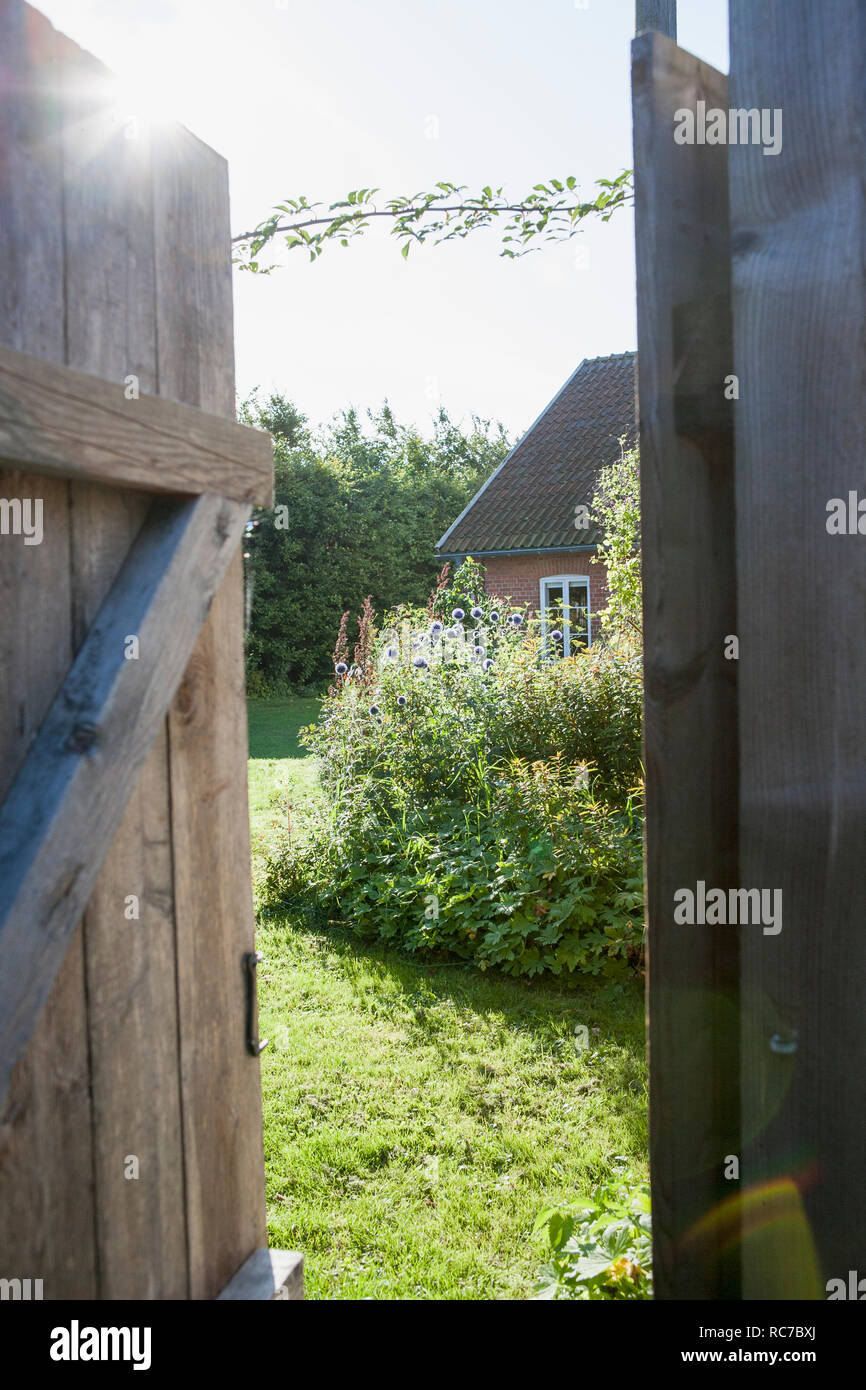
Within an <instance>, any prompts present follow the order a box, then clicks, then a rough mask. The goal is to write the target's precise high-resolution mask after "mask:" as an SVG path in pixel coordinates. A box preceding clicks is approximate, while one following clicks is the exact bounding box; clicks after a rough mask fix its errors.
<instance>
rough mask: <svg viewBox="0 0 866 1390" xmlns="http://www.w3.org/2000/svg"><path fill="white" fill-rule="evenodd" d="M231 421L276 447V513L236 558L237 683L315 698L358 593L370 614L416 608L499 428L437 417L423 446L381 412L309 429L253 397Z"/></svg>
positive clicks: (494, 458)
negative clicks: (242, 657)
mask: <svg viewBox="0 0 866 1390" xmlns="http://www.w3.org/2000/svg"><path fill="white" fill-rule="evenodd" d="M241 419H242V420H243V421H244V422H245V423H247V424H252V425H256V426H259V427H260V428H262V429H266V430H268V431H269V432H270V433H271V434H272V436H273V440H274V486H275V496H274V507H273V508H270V509H267V510H264V511H258V512H256V513H255V516H254V518H253V520H252V521H251V522H250V525H249V527H248V532H247V537H246V544H245V546H244V550H245V553H246V556H247V558H246V560H245V565H244V568H245V581H246V592H247V602H248V606H249V631H248V633H247V683H248V689H249V690H250V691H251V692H252V693H255V694H257V695H269V694H270V695H279V694H285V693H286V692H288V691H290V690H291V691H292V692H294V693H295V694H300V693H301V692H302V690H304V689H307V688H310V687H312V688H313V689H314V690H315V693H317V694H318V693H319V692H320V690H321V689H324V687H325V686H326V684H327V681H328V677H329V675H330V674H331V673H332V668H331V665H330V659H329V655H330V654H329V648H330V634H331V633H332V632H333V631H334V629H335V628H336V626H337V623H338V622H339V621H340V614H341V613H343V612H344V611H345V610H346V609H347V608H349V609H351V612H352V613H355V612H357V610H358V608H359V607H360V605H361V602H362V601H363V598H364V595H365V594H366V593H368V592H371V593H372V594H373V597H374V600H375V602H376V603H377V604H378V605H379V606H380V608H385V607H388V606H390V605H392V604H394V603H396V602H397V601H398V599H400V598H410V599H413V600H414V601H415V602H418V603H423V601H424V598H425V596H426V595H427V594H428V593H429V591H430V585H431V582H432V581H433V579H434V577H435V575H436V570H437V568H438V566H437V560H436V554H435V549H434V547H435V543H436V539H437V537H438V536H441V534H442V532H443V531H444V530H445V528H446V527H447V526H448V524H449V523H450V522H451V521H453V519H454V517H455V516H457V514H458V513H459V512H460V511H461V510H462V508H463V507H464V506H465V505H466V503H467V502H468V501H469V499H470V497H472V496H473V495H474V493H475V492H476V491H477V490H478V488H479V487H480V485H481V483H482V482H483V481H484V479H485V478H487V477H489V475H490V473H491V472H492V471H493V470H494V468H496V466H497V465H498V464H499V463H500V462H501V461H502V459H503V458H504V456H505V454H506V453H507V451H508V439H507V437H506V435H505V432H504V430H503V429H502V427H501V426H494V425H492V424H491V423H490V422H489V421H484V420H479V419H477V418H473V419H472V421H471V425H469V427H463V426H460V425H457V424H455V423H454V422H453V421H452V420H450V419H449V417H448V414H447V412H446V411H444V410H441V409H440V410H439V412H438V414H437V415H436V417H435V419H434V420H433V421H432V430H431V437H430V438H429V439H425V438H424V437H423V436H422V435H421V434H419V432H418V431H417V430H416V429H414V428H413V427H411V426H407V425H403V424H401V423H400V422H398V421H397V420H395V418H394V415H393V414H392V412H391V410H390V408H389V407H388V406H387V405H385V406H383V407H382V409H381V410H379V411H377V412H375V413H373V412H369V411H368V412H367V417H366V419H365V418H363V417H362V416H360V415H359V414H358V413H357V412H356V411H354V410H347V411H344V412H342V414H341V415H340V416H338V417H337V418H335V419H334V420H333V421H332V422H331V423H330V424H329V425H327V426H325V427H324V428H321V429H318V430H312V429H310V428H309V426H308V425H307V422H306V420H305V418H304V416H303V415H302V414H301V413H300V412H299V411H298V410H297V409H296V407H294V406H293V405H292V404H291V402H289V401H287V400H286V399H285V398H284V397H283V396H280V395H278V394H275V395H272V396H271V397H270V398H269V399H267V400H260V399H259V398H258V397H257V396H256V395H255V394H253V396H252V397H251V398H250V399H249V400H248V401H246V402H245V404H244V405H243V406H242V408H241Z"/></svg>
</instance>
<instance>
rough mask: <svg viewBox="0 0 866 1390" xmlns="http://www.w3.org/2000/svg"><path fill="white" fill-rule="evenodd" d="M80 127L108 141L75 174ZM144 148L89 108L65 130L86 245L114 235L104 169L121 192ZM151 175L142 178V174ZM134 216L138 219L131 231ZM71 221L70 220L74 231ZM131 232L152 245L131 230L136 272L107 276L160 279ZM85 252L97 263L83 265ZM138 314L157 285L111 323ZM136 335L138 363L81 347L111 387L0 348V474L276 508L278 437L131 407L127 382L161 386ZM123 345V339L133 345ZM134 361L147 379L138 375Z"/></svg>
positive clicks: (207, 418) (98, 336)
mask: <svg viewBox="0 0 866 1390" xmlns="http://www.w3.org/2000/svg"><path fill="white" fill-rule="evenodd" d="M71 70H72V65H71V64H67V65H65V71H66V72H67V73H68V72H71ZM79 90H80V89H79ZM104 115H105V120H106V122H108V121H111V114H110V111H109V112H105V113H104ZM82 126H83V130H84V139H86V137H87V135H89V134H92V133H95V131H96V130H97V129H98V130H100V134H101V135H102V140H101V142H100V144H99V146H98V153H89V154H88V157H87V160H86V164H83V165H82V166H79V163H78V158H80V157H81V156H82V155H83V154H84V152H85V151H87V145H86V144H85V143H83V142H82V141H81V140H76V141H75V142H72V141H71V140H69V135H70V133H71V131H72V130H73V129H74V130H75V131H76V132H79V131H80V130H81V129H82ZM112 136H113V138H112ZM145 139H146V137H145V136H140V137H139V138H138V139H137V140H125V139H124V137H123V133H122V131H120V130H115V131H114V132H112V131H111V129H109V130H104V129H102V127H101V126H100V125H99V111H98V109H97V110H93V109H92V107H89V108H88V116H87V119H86V120H85V121H83V122H80V123H76V124H75V125H74V126H73V125H71V124H70V125H68V126H67V148H68V149H69V151H70V158H69V159H68V160H67V167H68V168H69V171H70V174H76V173H77V177H76V179H75V181H73V182H71V183H70V195H71V197H72V198H73V207H72V209H71V210H70V216H74V213H75V210H76V209H80V210H81V211H86V212H87V213H88V215H89V216H90V218H91V221H90V223H89V224H88V226H87V231H88V233H90V235H91V236H92V233H93V228H94V227H100V226H101V227H103V228H104V229H105V231H106V232H107V233H108V234H107V235H105V234H104V235H103V242H105V241H108V240H110V239H111V238H110V229H111V227H112V225H113V224H112V223H111V222H101V221H100V218H101V217H103V216H104V213H105V210H106V209H105V208H104V207H100V206H99V205H98V202H97V205H96V206H93V205H90V203H89V199H87V198H86V195H87V194H88V193H90V192H91V191H92V190H93V188H94V185H96V184H97V182H98V171H99V170H100V169H109V170H110V171H111V173H112V174H113V175H114V176H115V178H116V179H117V180H118V181H120V179H121V176H122V174H123V172H124V171H125V169H126V168H127V166H128V165H129V164H131V163H132V160H131V158H130V153H129V152H130V151H133V152H134V153H136V154H138V153H140V151H141V147H142V146H143V145H144V142H145ZM109 154H110V155H111V159H110V160H109V159H108V156H109ZM75 156H77V157H78V158H76V157H75ZM124 156H125V158H124ZM139 167H141V166H139ZM145 169H146V166H144V167H143V168H142V174H144V173H145ZM118 191H119V192H121V193H122V194H125V195H130V196H131V192H132V190H130V189H129V188H128V186H126V181H125V180H124V183H123V185H122V186H121V189H119V190H118ZM106 198H107V191H106V190H105V189H103V190H102V193H101V200H102V202H103V203H104V202H105V199H106ZM136 211H137V209H135V208H133V207H131V208H130V218H131V219H134V215H135V212H136ZM69 221H70V217H69V216H68V217H67V224H69ZM131 229H137V232H138V239H139V240H143V239H144V237H145V236H147V235H150V236H151V237H152V230H153V229H152V222H151V221H150V219H147V220H146V221H141V220H130V222H129V223H126V224H123V228H122V230H123V232H124V237H123V241H124V246H123V248H121V250H126V255H127V261H128V263H127V266H126V268H125V269H122V268H120V267H116V266H111V262H110V260H109V266H110V268H111V269H112V270H113V272H114V273H115V274H116V275H117V276H118V277H119V278H120V279H121V280H122V281H124V282H125V281H128V280H129V279H130V277H131V276H132V275H133V274H136V275H140V274H141V272H143V276H146V275H147V272H148V269H149V270H150V272H151V279H152V268H153V261H152V253H151V258H150V261H149V263H148V258H147V252H146V249H145V247H144V246H142V247H141V250H142V252H143V253H144V260H143V261H142V262H139V261H138V260H137V259H136V256H135V249H134V248H133V247H130V246H129V245H128V242H129V238H130V232H131ZM87 240H88V238H85V237H82V244H81V245H80V247H76V246H72V247H70V248H69V254H70V255H72V256H74V255H75V252H76V251H79V253H80V256H81V259H80V262H79V264H80V265H84V264H85V263H86V259H89V261H90V266H89V269H90V273H91V276H93V274H94V272H95V273H96V275H97V278H98V279H100V280H101V279H103V277H104V276H105V275H106V264H105V262H104V261H102V260H101V258H100V257H101V253H97V251H96V250H95V248H91V247H88V246H87ZM85 247H87V251H88V253H89V255H88V256H87V258H85ZM103 251H104V247H103ZM143 276H141V278H143ZM73 283H74V281H73ZM130 302H131V303H134V304H135V306H136V318H137V319H144V318H145V317H146V314H145V306H150V307H151V311H152V305H153V286H152V283H151V286H150V296H149V297H147V296H146V286H145V285H143V286H142V290H141V298H140V299H138V300H133V299H132V297H131V296H127V297H124V296H121V297H120V298H119V300H118V302H117V303H116V304H112V305H111V310H112V313H111V318H110V322H112V323H115V324H117V323H119V324H122V322H123V317H124V314H125V311H126V308H127V303H130ZM103 303H104V301H101V300H100V299H98V298H95V297H94V298H86V299H84V300H81V299H79V298H78V297H77V296H70V298H69V306H70V310H71V311H72V312H73V313H74V314H75V316H76V317H77V318H80V319H84V320H85V321H86V323H87V326H88V327H89V328H90V329H91V331H92V330H93V328H94V318H98V313H95V310H100V309H102V307H103ZM82 327H83V325H82ZM127 332H130V330H127ZM140 332H141V336H140V338H138V339H137V340H135V339H134V337H133V341H136V342H137V346H136V349H135V351H132V350H131V348H130V345H129V344H127V343H126V342H123V344H122V345H121V343H120V342H119V341H118V342H112V341H111V340H110V335H109V334H108V333H107V332H106V330H105V329H103V331H102V332H101V333H95V334H94V335H93V337H92V338H90V340H89V341H88V340H87V339H86V338H85V339H84V341H83V343H82V346H83V347H84V349H85V351H86V354H87V356H88V358H89V359H90V360H91V361H96V360H98V359H99V357H100V352H98V351H97V349H101V350H102V351H103V352H104V353H105V354H106V355H105V356H104V358H103V360H104V361H105V362H106V364H107V365H106V367H105V368H104V369H103V371H104V377H105V378H108V379H103V378H102V377H99V376H96V375H93V376H90V375H86V374H85V373H84V372H75V371H70V370H69V369H68V368H67V367H62V366H58V365H55V364H52V363H50V362H43V361H41V360H40V359H39V358H37V357H29V356H22V355H21V354H18V353H14V352H10V351H8V350H7V349H3V348H0V463H6V464H9V465H14V466H15V467H17V468H25V469H28V470H29V471H31V472H35V473H40V474H48V475H52V474H56V475H59V476H61V477H73V478H78V479H89V480H90V481H92V482H98V483H104V484H107V485H108V486H111V487H121V486H125V487H130V488H139V489H142V490H143V491H145V492H167V493H202V492H211V493H216V494H219V495H220V496H222V497H231V498H233V499H234V500H235V501H238V502H251V503H256V504H257V505H258V506H269V505H270V504H271V503H272V501H273V448H272V444H271V438H270V435H268V434H265V433H264V431H262V430H256V429H251V428H249V427H248V426H246V425H239V424H238V423H237V422H236V421H235V420H227V419H221V418H220V417H219V416H217V415H207V414H205V413H204V412H202V411H200V410H194V409H192V408H191V407H189V406H183V405H179V404H178V403H177V402H176V401H170V400H163V399H161V398H159V397H156V396H153V395H147V394H143V395H140V396H139V398H138V399H137V400H135V399H133V400H126V399H125V394H124V385H123V382H124V381H125V380H126V376H127V375H130V376H135V377H136V378H137V380H138V381H140V382H141V386H140V390H141V391H146V387H145V385H144V382H145V381H146V380H147V378H148V377H149V376H152V374H153V369H152V367H151V368H150V370H149V371H147V372H146V373H145V371H144V368H145V366H146V351H147V347H148V344H149V345H150V347H151V349H152V348H153V333H152V324H151V325H150V326H148V325H147V324H146V323H145V322H143V323H142V324H141V330H140ZM116 336H117V338H118V339H119V338H120V337H121V336H122V337H124V338H125V337H126V334H120V333H118V334H117V335H116ZM131 361H132V362H133V363H135V364H136V365H139V366H140V367H141V368H142V371H141V372H135V371H134V369H133V366H132V365H131ZM120 368H124V369H125V370H124V373H123V376H122V377H121V378H120V383H119V384H117V385H115V384H114V382H113V381H112V380H111V379H110V378H113V377H114V376H115V375H116V374H117V373H118V371H119V369H120Z"/></svg>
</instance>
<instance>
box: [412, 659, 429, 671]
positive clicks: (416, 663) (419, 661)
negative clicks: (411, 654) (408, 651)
mask: <svg viewBox="0 0 866 1390" xmlns="http://www.w3.org/2000/svg"><path fill="white" fill-rule="evenodd" d="M412 665H413V666H417V668H418V670H419V671H423V670H424V668H425V667H426V665H427V660H426V658H425V657H423V656H416V657H415V660H414V661H413V662H412Z"/></svg>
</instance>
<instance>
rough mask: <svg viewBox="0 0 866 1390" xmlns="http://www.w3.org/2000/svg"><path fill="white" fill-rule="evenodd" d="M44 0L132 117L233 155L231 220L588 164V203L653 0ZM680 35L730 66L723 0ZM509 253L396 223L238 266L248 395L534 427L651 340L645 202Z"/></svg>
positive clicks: (240, 341) (702, 7)
mask: <svg viewBox="0 0 866 1390" xmlns="http://www.w3.org/2000/svg"><path fill="white" fill-rule="evenodd" d="M37 6H38V8H40V9H42V10H43V11H44V12H45V13H46V14H47V15H48V16H49V18H50V19H51V20H52V22H53V23H54V24H55V25H56V26H57V27H58V28H60V29H62V30H63V31H64V32H66V33H68V34H69V35H71V37H73V38H74V39H75V40H76V41H77V42H79V43H80V44H81V45H82V46H83V47H85V48H87V49H89V50H90V51H91V52H93V53H95V54H96V55H97V56H98V57H100V58H101V59H102V60H103V61H104V62H106V63H107V64H108V65H109V66H110V67H111V68H112V69H113V70H114V71H115V72H117V73H118V74H120V75H121V77H122V78H123V79H124V91H123V94H122V98H121V100H122V101H123V102H124V103H126V104H127V105H128V106H129V107H130V110H137V111H142V110H144V112H145V114H149V115H150V116H151V117H152V118H159V117H160V116H163V115H168V116H173V117H176V118H177V119H179V120H181V121H183V122H184V123H185V124H186V125H188V126H189V127H190V128H191V129H192V130H193V131H195V133H196V134H197V135H199V136H200V137H201V138H202V139H203V140H205V141H207V143H208V144H210V145H212V146H214V148H215V149H217V150H219V151H220V152H221V153H222V154H224V155H225V156H226V158H227V159H228V160H229V165H230V171H231V191H232V222H233V229H234V230H235V231H244V230H246V229H247V228H248V227H249V226H251V225H254V224H255V223H256V222H257V221H259V220H260V218H261V217H263V216H264V215H265V214H266V213H267V212H268V211H269V210H270V208H271V206H272V205H273V204H275V203H277V202H280V201H281V200H282V199H283V198H285V197H287V196H291V195H298V194H301V193H304V194H306V195H307V196H308V197H309V198H311V199H313V198H315V199H323V200H331V199H335V198H338V197H342V196H344V195H345V193H346V192H347V191H348V190H349V189H351V188H358V187H363V186H366V187H369V186H371V185H378V186H380V187H381V188H382V189H383V191H384V192H385V193H411V192H414V191H416V190H418V189H421V188H424V187H427V186H430V185H431V184H433V183H435V182H436V180H437V179H451V180H453V181H454V182H456V183H468V184H470V185H472V186H473V187H476V186H480V185H483V184H484V183H488V182H490V183H494V184H499V183H504V184H505V186H506V188H507V189H508V191H511V192H514V193H519V194H522V193H525V192H526V191H528V189H529V188H530V187H531V185H532V184H533V183H535V182H537V181H538V180H541V179H546V178H549V177H550V176H557V177H564V176H565V175H566V174H569V173H573V174H575V175H576V176H577V177H578V179H579V180H580V185H581V190H582V191H583V192H584V193H585V194H588V193H589V191H590V189H591V187H592V184H593V182H594V180H595V179H596V178H597V177H599V176H613V175H614V174H616V173H618V172H619V171H620V169H622V168H624V167H628V166H629V165H630V164H631V104H630V94H629V39H630V36H631V33H632V28H633V22H634V21H633V14H634V4H633V0H536V3H534V4H531V5H530V4H527V3H526V0H366V3H358V0H328V3H322V4H313V5H310V4H305V3H301V0H244V3H243V4H238V3H236V0H147V3H146V4H142V3H141V0H42V2H41V3H38V0H37ZM584 6H585V7H584ZM679 41H680V43H681V44H682V46H683V47H685V48H688V49H690V50H691V51H692V52H694V53H697V54H698V55H699V56H700V57H702V58H705V59H706V60H708V61H709V62H711V63H713V64H715V65H716V66H717V67H721V68H723V69H727V65H728V58H727V4H726V0H679ZM578 247H580V248H581V249H582V251H583V253H584V254H583V256H582V258H581V261H580V262H579V261H578V258H577V256H576V251H577V248H578ZM498 251H499V245H498V242H497V240H496V236H495V233H481V234H479V235H478V236H477V237H474V238H472V239H471V240H469V241H467V242H463V243H457V244H452V245H448V246H444V247H440V248H438V249H434V248H426V249H422V250H421V251H420V252H419V253H418V254H417V255H414V254H413V256H411V257H410V259H409V261H408V262H404V261H403V259H402V258H401V257H400V255H399V253H398V249H397V246H396V244H394V243H391V242H389V241H388V239H387V237H385V236H383V235H379V234H378V233H377V234H373V235H371V236H370V237H368V238H366V239H365V240H364V241H360V242H357V243H355V244H354V245H351V246H350V247H349V248H348V249H347V250H345V251H343V250H342V249H340V248H338V247H336V248H333V250H331V251H330V252H329V253H328V254H326V255H325V256H324V257H323V258H322V260H321V262H319V263H318V264H316V265H310V264H309V262H308V261H307V260H306V259H305V258H304V256H303V255H302V254H299V253H296V254H295V255H294V256H293V257H292V259H291V263H290V264H288V265H287V267H286V268H285V269H284V270H282V271H280V272H277V273H276V274H274V275H272V276H270V277H267V278H262V277H256V276H251V275H248V274H245V275H238V276H237V284H236V326H237V364H238V384H239V388H240V391H241V393H242V394H243V395H246V394H247V393H248V392H249V390H251V389H252V387H254V386H256V385H259V386H261V387H263V388H264V389H265V390H271V389H278V390H282V391H286V392H287V393H288V394H289V395H290V396H291V397H292V399H293V400H295V401H297V402H298V404H299V405H300V406H301V407H302V408H303V410H304V411H305V412H306V413H307V415H308V416H309V417H310V418H311V419H313V420H324V419H327V418H328V417H329V416H330V415H331V413H332V412H333V411H335V410H337V409H339V408H341V407H343V406H345V405H347V404H348V403H349V402H353V403H355V404H356V405H359V406H366V405H368V404H369V405H377V404H379V403H380V402H381V401H382V400H383V399H384V398H385V397H387V398H388V399H389V400H390V401H391V403H392V405H393V406H394V407H395V409H396V410H397V412H398V413H399V414H400V416H401V417H402V418H404V419H412V420H415V421H417V422H418V423H419V425H422V426H423V425H424V423H425V422H426V421H427V419H428V418H429V417H430V415H431V414H432V412H433V410H434V409H435V407H436V404H437V403H438V401H439V400H440V399H441V400H442V401H443V402H444V403H445V405H446V406H447V407H448V408H449V410H450V411H451V412H452V414H454V415H456V416H458V417H459V416H461V415H466V414H468V413H470V412H472V411H475V412H477V413H480V414H481V415H484V416H487V417H492V418H500V419H502V420H503V421H504V422H505V424H506V425H507V426H508V428H509V430H510V432H511V433H516V432H519V431H522V430H523V429H525V428H526V427H527V426H528V425H529V424H530V423H531V421H532V420H533V419H534V418H535V417H536V415H537V414H538V413H539V411H540V410H541V409H542V408H543V406H544V405H545V404H546V402H547V401H548V400H549V399H550V398H551V396H553V395H554V393H555V392H556V391H557V390H558V389H559V387H560V386H561V385H562V383H563V381H564V380H565V379H566V377H567V376H568V375H569V374H570V373H571V372H572V371H573V370H574V368H575V367H576V366H577V364H578V362H579V361H580V360H581V359H582V358H584V357H594V356H600V355H606V354H608V353H614V352H622V351H625V350H626V349H631V348H633V347H634V346H635V322H634V249H633V226H632V219H631V213H630V212H624V213H620V214H619V215H618V217H617V219H616V220H615V221H614V222H612V223H609V224H607V225H602V224H599V225H598V226H597V227H594V228H592V229H591V230H590V231H589V232H588V233H587V234H585V235H584V236H583V237H582V238H580V239H577V240H575V241H573V242H571V243H570V244H568V245H563V246H557V247H553V248H549V249H547V250H545V251H544V252H543V253H541V254H539V255H531V256H528V257H526V258H525V259H523V260H521V261H518V262H515V261H507V260H502V259H500V258H499V255H498Z"/></svg>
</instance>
